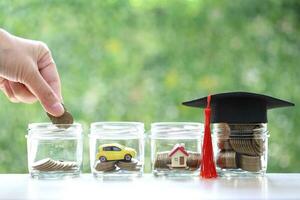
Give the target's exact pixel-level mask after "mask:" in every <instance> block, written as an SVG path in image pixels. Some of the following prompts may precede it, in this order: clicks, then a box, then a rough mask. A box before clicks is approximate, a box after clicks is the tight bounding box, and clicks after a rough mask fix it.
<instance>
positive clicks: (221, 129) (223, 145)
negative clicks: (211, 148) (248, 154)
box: [214, 123, 232, 150]
mask: <svg viewBox="0 0 300 200" xmlns="http://www.w3.org/2000/svg"><path fill="white" fill-rule="evenodd" d="M214 126H215V127H214V128H215V130H217V145H218V148H219V149H220V150H231V149H232V147H231V145H230V142H229V136H230V127H229V125H228V124H226V123H219V124H216V125H214Z"/></svg>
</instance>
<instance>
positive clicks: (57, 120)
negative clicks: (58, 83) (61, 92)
mask: <svg viewBox="0 0 300 200" xmlns="http://www.w3.org/2000/svg"><path fill="white" fill-rule="evenodd" d="M62 106H63V107H64V109H65V112H64V113H63V114H62V115H61V116H59V117H55V116H53V115H51V114H49V113H47V115H48V117H49V118H50V120H51V121H52V123H53V124H56V126H57V127H58V128H69V127H70V124H73V121H74V120H73V116H72V115H71V113H69V112H68V111H67V109H66V107H65V105H64V104H62Z"/></svg>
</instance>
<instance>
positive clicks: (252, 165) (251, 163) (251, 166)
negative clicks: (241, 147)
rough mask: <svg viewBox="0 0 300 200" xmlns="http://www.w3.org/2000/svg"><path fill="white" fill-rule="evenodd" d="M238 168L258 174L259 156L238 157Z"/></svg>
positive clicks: (259, 167) (260, 167)
mask: <svg viewBox="0 0 300 200" xmlns="http://www.w3.org/2000/svg"><path fill="white" fill-rule="evenodd" d="M240 167H241V168H242V169H243V170H246V171H250V172H258V171H260V170H261V169H262V166H261V159H260V156H247V155H241V156H240Z"/></svg>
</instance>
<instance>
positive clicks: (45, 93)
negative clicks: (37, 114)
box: [24, 70, 64, 116]
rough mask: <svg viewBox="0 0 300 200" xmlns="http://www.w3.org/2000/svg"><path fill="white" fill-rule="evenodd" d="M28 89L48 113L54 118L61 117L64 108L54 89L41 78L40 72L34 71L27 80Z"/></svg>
mask: <svg viewBox="0 0 300 200" xmlns="http://www.w3.org/2000/svg"><path fill="white" fill-rule="evenodd" d="M24 83H25V85H26V87H27V88H28V89H29V90H30V91H31V92H32V93H33V94H34V95H35V96H36V97H37V98H38V99H39V101H40V102H41V104H42V106H43V107H44V109H45V110H46V112H48V113H50V114H51V115H53V116H61V115H62V114H63V113H64V108H63V106H62V104H61V101H60V99H59V98H58V97H57V95H56V94H55V92H54V91H53V90H52V88H51V87H50V86H49V85H48V83H47V82H46V81H45V80H44V78H43V77H42V76H41V74H40V73H39V71H37V70H36V71H33V72H32V73H31V76H30V77H29V78H28V79H27V80H25V82H24Z"/></svg>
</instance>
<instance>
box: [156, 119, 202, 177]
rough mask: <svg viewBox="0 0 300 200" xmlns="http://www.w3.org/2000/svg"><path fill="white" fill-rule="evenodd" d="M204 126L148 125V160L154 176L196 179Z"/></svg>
mask: <svg viewBox="0 0 300 200" xmlns="http://www.w3.org/2000/svg"><path fill="white" fill-rule="evenodd" d="M202 136H203V124H201V123H189V122H160V123H153V124H151V136H150V138H151V160H152V172H153V174H154V175H155V176H193V175H199V167H200V164H201V141H202Z"/></svg>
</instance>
